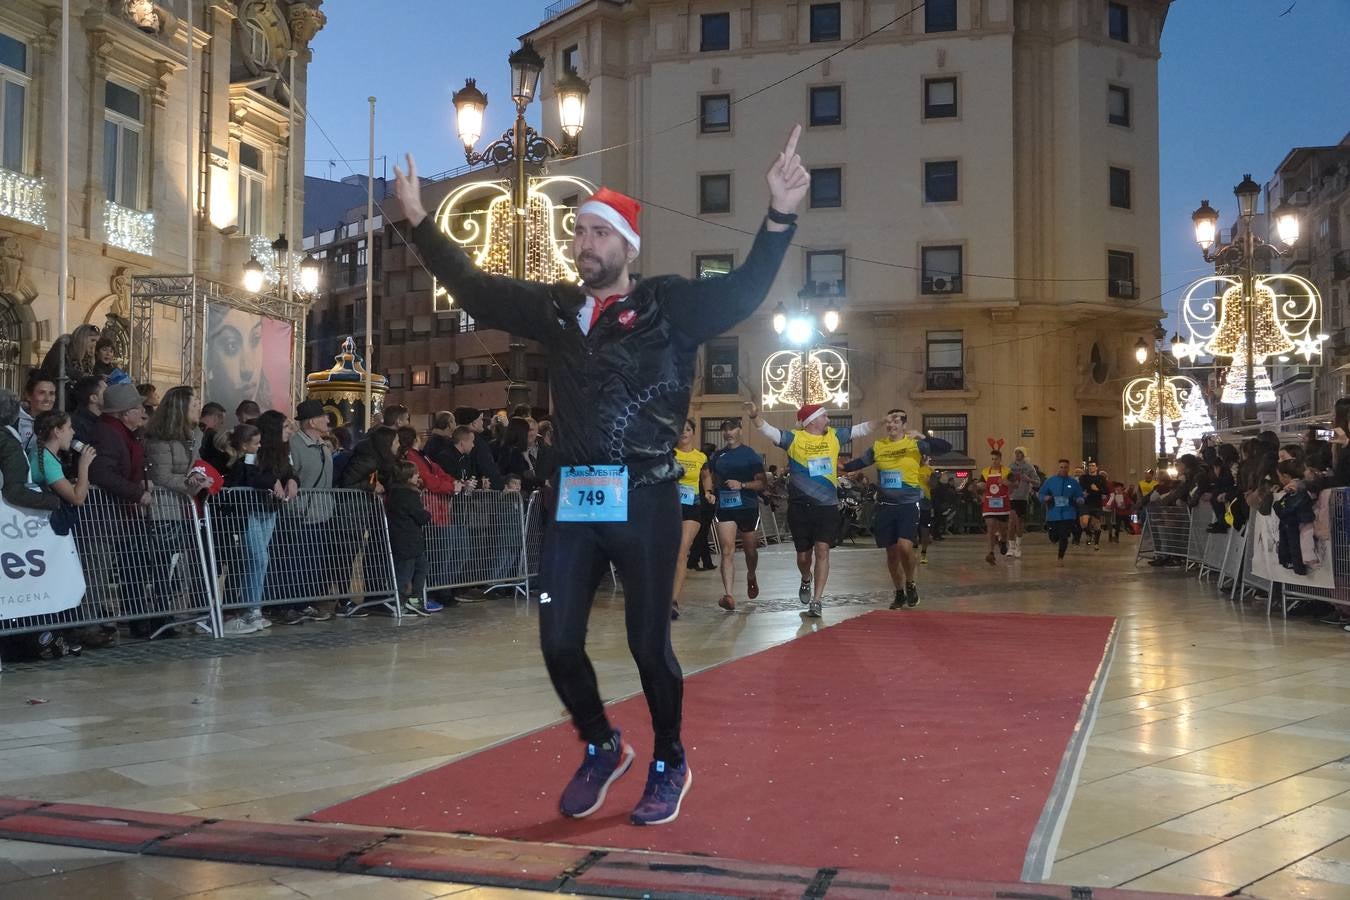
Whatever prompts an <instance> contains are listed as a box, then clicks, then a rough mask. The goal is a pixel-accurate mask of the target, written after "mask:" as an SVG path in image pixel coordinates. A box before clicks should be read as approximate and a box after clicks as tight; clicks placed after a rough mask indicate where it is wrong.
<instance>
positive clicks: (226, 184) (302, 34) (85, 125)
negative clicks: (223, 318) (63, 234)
mask: <svg viewBox="0 0 1350 900" xmlns="http://www.w3.org/2000/svg"><path fill="white" fill-rule="evenodd" d="M321 4H322V0H304V2H302V0H291V2H285V0H240V2H234V0H192V2H191V16H192V23H193V24H192V27H191V29H189V24H188V15H189V5H188V0H172V2H158V3H152V2H148V0H72V2H71V4H70V6H71V20H72V28H71V34H70V68H71V71H70V78H71V91H70V119H69V123H70V138H69V140H70V163H69V171H68V173H67V174H68V177H69V197H70V202H69V216H70V219H69V222H70V224H69V229H70V244H69V246H70V280H69V283H68V298H69V302H68V309H67V320H66V321H67V324H66V328H67V330H68V331H69V330H73V329H74V328H76V327H77V326H79V325H81V324H92V325H96V326H98V327H100V328H102V329H103V330H104V333H110V334H112V335H114V336H115V338H116V339H117V340H118V342H119V343H120V344H121V347H120V350H121V354H122V357H123V359H124V361H126V360H127V359H128V357H130V356H131V355H132V354H131V349H130V347H129V346H128V345H129V343H130V342H131V340H132V336H131V333H130V325H131V318H132V314H131V310H130V308H129V304H130V291H131V289H132V279H133V277H134V276H138V275H147V274H166V273H177V274H182V273H184V272H186V270H187V240H188V234H189V228H188V222H189V213H188V200H187V192H188V190H189V187H188V186H189V183H191V185H192V187H191V191H192V193H193V200H192V209H193V212H192V214H191V219H192V220H193V225H194V226H195V233H196V254H195V255H196V265H195V268H196V273H195V274H196V275H197V276H198V278H200V279H210V280H212V281H215V282H219V283H221V284H222V285H223V287H222V288H221V290H224V291H229V290H235V289H236V288H235V285H237V284H238V282H239V279H240V274H241V270H242V266H243V264H244V263H245V262H246V261H247V260H248V259H249V256H250V253H251V252H252V250H251V248H250V244H251V242H252V241H253V239H255V238H256V239H258V240H262V239H263V238H264V236H266V241H267V242H268V243H270V241H271V239H273V238H275V237H276V236H277V235H278V234H279V233H281V232H283V231H288V232H290V233H292V234H293V235H294V236H293V237H292V246H297V245H298V241H299V234H300V230H299V227H298V226H296V225H295V224H294V223H287V222H286V221H285V214H286V207H287V203H286V200H287V197H286V191H287V183H288V165H287V163H288V160H289V159H291V158H294V159H296V160H297V161H298V160H303V158H304V143H303V142H304V131H303V128H300V129H297V132H296V133H295V134H294V135H292V134H290V133H289V126H288V121H289V118H290V116H289V109H288V106H289V105H290V104H291V103H292V98H291V95H290V90H289V89H288V86H287V78H286V76H287V72H288V66H289V57H288V53H289V51H290V50H292V49H294V50H295V51H297V55H296V59H295V72H296V79H295V98H294V99H295V101H296V102H298V104H299V105H300V106H301V107H302V106H303V102H304V96H305V73H306V71H307V69H308V62H309V58H310V51H309V49H308V44H309V41H310V40H311V39H312V38H313V37H314V35H315V34H316V33H317V32H318V31H319V29H320V28H322V27H323V24H324V21H325V16H324V13H323V12H322V11H320V9H319V7H320V5H321ZM189 40H191V42H192V69H193V78H192V86H193V105H192V116H193V118H194V120H196V121H198V122H199V125H198V126H197V127H196V128H195V129H194V133H195V138H194V140H193V144H194V145H195V147H194V152H193V154H192V163H191V167H192V169H193V170H194V177H193V178H192V179H191V180H189V179H188V177H187V172H188V170H189V164H188V147H187V142H188V138H187V134H188V128H187V122H188V118H187V116H188V109H189V106H188V94H187V85H188V80H187V77H186V71H187V64H188V55H189V54H188V41H189ZM61 77H62V73H61V3H60V2H57V0H5V2H4V3H3V4H0V150H2V155H0V385H3V386H5V387H11V388H17V387H19V386H21V385H22V383H23V379H24V377H25V374H26V371H27V370H28V369H29V368H31V367H33V366H36V365H38V364H39V363H40V362H41V360H42V357H43V354H44V353H45V352H46V350H47V349H48V347H49V346H50V345H51V344H52V342H53V341H54V340H55V339H56V337H57V336H58V304H57V285H58V281H59V274H58V273H59V271H60V267H59V231H58V229H59V215H58V210H59V199H58V198H59V184H60V180H61V178H60V176H61V172H60V168H59V160H60V150H59V148H60V139H61V125H62V122H61V106H60V92H61ZM296 118H297V121H300V122H303V117H302V116H301V115H299V114H297V117H296ZM292 142H294V146H292ZM302 183H303V182H302V180H301V179H300V178H299V177H298V176H297V177H296V179H295V184H296V191H295V195H296V196H295V198H294V201H295V202H294V209H295V213H294V219H295V221H297V222H298V221H299V219H300V217H301V215H302V213H303V197H302V196H301V190H302V189H301V185H302ZM207 290H208V288H207V287H206V286H205V285H204V283H203V284H201V285H199V291H207ZM209 290H216V289H214V288H211V289H209ZM200 314H201V310H200V309H198V315H200ZM153 318H154V321H153V325H147V326H144V327H143V329H142V330H141V331H140V332H138V334H139V337H138V338H137V339H138V340H141V341H142V342H144V341H145V339H146V337H147V336H148V337H149V339H150V343H151V345H152V346H151V347H150V348H149V349H148V352H147V351H146V350H145V349H140V350H138V351H137V352H138V353H139V354H140V355H141V359H142V360H143V361H144V363H143V364H142V365H141V366H139V367H138V368H139V370H140V371H138V372H133V374H135V375H139V376H141V377H147V376H149V377H152V378H153V380H154V381H155V382H156V383H158V384H159V385H160V386H161V387H165V386H169V385H172V384H176V383H178V382H179V381H180V378H181V375H182V372H183V366H184V363H183V360H184V357H185V348H184V338H183V335H184V334H185V333H186V332H185V330H184V329H183V328H182V327H181V322H180V321H179V313H178V312H177V310H175V309H173V308H169V307H164V308H159V307H156V308H155V310H154V317H153ZM197 327H198V328H200V327H201V325H200V323H198V326H197ZM194 333H195V334H196V335H197V337H198V338H200V337H201V332H200V330H199V331H196V332H194ZM187 355H189V356H191V354H187ZM194 358H196V357H194ZM196 371H197V374H198V377H200V366H199V365H198V367H197V370H196Z"/></svg>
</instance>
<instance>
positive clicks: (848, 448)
mask: <svg viewBox="0 0 1350 900" xmlns="http://www.w3.org/2000/svg"><path fill="white" fill-rule="evenodd" d="M843 355H844V356H847V355H848V354H847V353H845V354H843ZM826 421H827V422H829V423H830V427H831V428H836V429H838V428H852V427H853V416H851V415H842V416H827V417H826ZM839 452H840V453H841V454H844V455H848V454H851V453H852V452H853V441H851V440H850V441H847V442H846V443H842V444H840V445H839Z"/></svg>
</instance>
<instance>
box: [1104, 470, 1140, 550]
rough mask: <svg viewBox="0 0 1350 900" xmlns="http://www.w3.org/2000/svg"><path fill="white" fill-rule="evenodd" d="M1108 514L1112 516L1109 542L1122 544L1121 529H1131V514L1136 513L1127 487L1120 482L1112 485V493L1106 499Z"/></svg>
mask: <svg viewBox="0 0 1350 900" xmlns="http://www.w3.org/2000/svg"><path fill="white" fill-rule="evenodd" d="M1105 507H1106V512H1107V514H1108V515H1109V516H1110V525H1109V527H1110V529H1111V532H1110V536H1109V537H1108V538H1107V539H1108V540H1109V541H1111V542H1113V543H1116V544H1119V543H1120V529H1121V528H1126V529H1128V528H1129V527H1130V514H1131V513H1132V512H1134V505H1133V504H1132V503H1131V502H1130V497H1129V495H1128V494H1127V493H1125V485H1123V484H1121V483H1120V482H1119V481H1117V482H1113V483H1112V485H1111V493H1110V494H1109V495H1107V498H1106V503H1105Z"/></svg>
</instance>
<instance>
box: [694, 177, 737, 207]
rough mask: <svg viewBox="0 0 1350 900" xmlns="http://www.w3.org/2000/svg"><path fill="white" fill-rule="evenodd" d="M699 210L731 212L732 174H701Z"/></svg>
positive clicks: (699, 178)
mask: <svg viewBox="0 0 1350 900" xmlns="http://www.w3.org/2000/svg"><path fill="white" fill-rule="evenodd" d="M698 211H699V212H700V213H704V214H707V213H729V212H731V175H730V174H729V173H728V174H722V175H700V176H699V177H698Z"/></svg>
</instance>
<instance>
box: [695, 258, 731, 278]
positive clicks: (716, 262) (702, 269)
mask: <svg viewBox="0 0 1350 900" xmlns="http://www.w3.org/2000/svg"><path fill="white" fill-rule="evenodd" d="M735 264H736V260H735V257H733V256H732V255H731V254H730V253H705V254H701V255H699V256H695V257H694V277H695V278H721V277H722V276H724V275H730V274H731V270H732V269H733V268H734V267H735Z"/></svg>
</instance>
